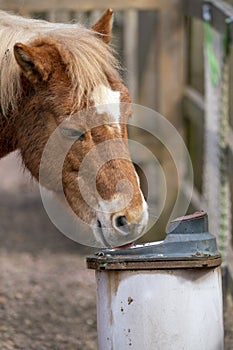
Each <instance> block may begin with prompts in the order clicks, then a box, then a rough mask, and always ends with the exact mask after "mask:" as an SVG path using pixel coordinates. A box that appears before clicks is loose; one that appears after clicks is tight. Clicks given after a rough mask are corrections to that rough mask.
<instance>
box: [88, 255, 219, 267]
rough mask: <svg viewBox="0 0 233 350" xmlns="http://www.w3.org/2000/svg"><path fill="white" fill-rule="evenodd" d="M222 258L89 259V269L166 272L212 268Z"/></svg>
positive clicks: (217, 264)
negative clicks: (170, 270)
mask: <svg viewBox="0 0 233 350" xmlns="http://www.w3.org/2000/svg"><path fill="white" fill-rule="evenodd" d="M221 262H222V260H221V257H217V258H212V259H211V258H202V259H196V260H195V259H192V260H191V259H189V260H154V261H153V260H150V261H108V262H106V261H100V260H97V259H91V258H87V267H88V268H89V269H95V270H165V269H195V268H211V267H217V266H220V265H221Z"/></svg>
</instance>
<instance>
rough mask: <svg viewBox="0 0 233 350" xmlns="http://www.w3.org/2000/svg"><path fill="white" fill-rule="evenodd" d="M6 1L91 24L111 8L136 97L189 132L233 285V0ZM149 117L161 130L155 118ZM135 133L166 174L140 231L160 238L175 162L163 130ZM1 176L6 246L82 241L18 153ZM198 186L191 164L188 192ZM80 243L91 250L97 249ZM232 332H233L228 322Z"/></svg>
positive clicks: (10, 7)
mask: <svg viewBox="0 0 233 350" xmlns="http://www.w3.org/2000/svg"><path fill="white" fill-rule="evenodd" d="M0 5H1V9H2V10H7V11H11V12H13V13H16V14H20V15H23V16H26V17H33V18H37V19H38V18H39V19H46V20H49V21H53V22H72V21H75V22H76V21H78V22H81V23H83V24H84V25H85V26H91V25H92V24H94V23H95V21H96V20H97V19H98V18H99V16H100V15H101V13H102V12H103V11H104V10H105V9H106V8H109V7H111V8H112V9H113V10H114V25H113V40H112V46H113V47H114V48H115V50H116V52H117V54H118V57H119V60H120V62H121V65H122V67H123V69H122V76H123V79H124V81H125V83H126V84H127V86H128V87H129V90H130V92H131V96H132V101H133V102H134V103H137V104H140V105H143V106H146V107H149V108H151V109H153V110H156V111H158V112H159V113H161V114H162V115H163V116H164V117H165V118H167V119H168V120H169V121H170V122H171V123H172V125H174V127H175V128H176V129H177V130H178V132H179V133H180V135H181V136H182V137H183V139H184V141H185V143H186V145H187V148H188V150H189V153H190V157H191V160H192V165H193V172H194V189H193V196H192V201H191V203H190V206H189V209H188V212H190V213H191V212H194V211H196V210H207V211H208V213H209V221H210V231H211V232H213V233H214V234H216V236H217V239H218V243H219V248H220V250H221V253H222V256H223V261H224V276H225V279H224V283H225V285H226V286H227V290H233V287H232V286H233V282H232V281H233V279H232V276H233V254H232V237H233V236H232V227H233V225H232V217H233V216H232V210H233V206H232V204H231V198H233V197H232V195H233V177H232V172H233V171H232V169H233V50H232V44H233V23H232V22H233V19H232V18H233V7H232V6H231V5H233V0H225V1H220V0H212V1H211V0H210V1H203V0H196V1H192V0H143V1H141V0H125V1H121V0H112V1H105V0H99V1H94V0H79V1H77V0H65V1H62V0H53V1H45V0H40V1H33V0H31V1H30V0H24V1H21V0H10V1H7V0H2V1H1V2H0ZM216 67H217V68H216ZM216 71H217V78H216V79H217V80H216V79H214V78H215V77H216V74H215V73H216ZM214 74H215V75H214ZM151 127H152V128H153V129H155V130H156V125H152V126H151ZM129 135H130V138H131V139H135V140H137V141H140V142H141V143H142V144H144V145H146V146H147V147H148V148H149V149H150V150H151V151H152V152H153V154H154V155H155V156H156V158H157V159H158V161H159V163H160V165H161V166H162V168H163V170H164V173H165V176H166V182H167V198H166V203H165V207H164V210H163V212H162V215H161V216H160V218H159V220H158V222H157V223H156V224H155V225H154V226H153V227H152V229H151V230H150V232H149V233H148V234H146V235H145V236H144V237H143V238H142V241H148V240H152V241H154V240H158V239H162V238H164V236H165V229H166V225H167V222H168V219H169V217H170V214H171V211H172V208H173V206H174V203H175V200H176V196H177V189H178V186H179V179H178V178H177V170H176V166H175V164H174V161H173V160H172V158H171V156H170V154H169V152H168V151H167V150H166V147H165V146H166V145H163V144H161V142H160V141H159V140H158V139H155V138H154V137H152V136H151V135H149V134H148V133H146V132H145V131H142V130H136V129H135V128H132V127H131V128H129ZM180 157H181V162H182V154H181V155H180ZM137 166H138V171H139V174H140V175H141V179H142V188H143V190H144V192H145V195H146V193H147V181H146V179H145V177H144V176H143V169H146V168H147V167H149V166H150V159H147V158H145V157H144V158H140V155H139V157H138V163H137ZM0 179H1V181H0V210H1V212H0V215H1V220H0V237H1V238H2V242H4V243H1V244H2V246H1V249H3V250H4V249H14V250H16V251H21V250H23V251H24V252H28V253H30V254H36V255H37V254H38V253H41V252H46V251H47V252H52V251H56V252H59V251H64V250H66V249H67V250H68V251H69V252H71V253H72V254H73V253H74V252H76V251H77V244H76V243H74V242H71V241H69V240H68V239H67V238H65V237H63V236H62V235H61V234H60V233H59V232H57V231H56V229H55V228H54V226H53V225H52V224H51V223H50V221H49V219H48V218H47V216H46V213H45V212H44V210H43V206H42V204H41V201H40V196H39V191H38V186H37V184H35V183H34V181H33V179H31V178H30V176H29V175H28V173H27V171H26V170H25V171H24V170H23V166H22V164H21V161H20V158H19V157H18V155H17V153H15V154H11V155H10V156H8V157H6V158H4V159H2V160H1V161H0ZM152 181H153V179H152ZM158 181H159V179H156V181H155V180H154V186H155V189H154V190H153V196H154V198H153V203H154V207H153V210H154V214H155V215H156V210H157V208H156V205H158V206H159V203H160V201H161V193H160V191H159V189H160V184H159V183H158ZM191 188H192V184H190V183H189V179H188V178H186V172H185V169H184V173H183V178H182V188H181V190H182V195H183V196H184V198H185V196H186V195H187V193H189V191H190V189H191ZM183 214H185V213H183ZM11 232H12V234H11ZM25 233H26V235H25ZM27 237H28V238H27ZM22 242H24V243H23V244H22ZM48 242H50V243H48ZM35 247H36V249H35ZM83 249H84V250H82V251H83V252H84V254H85V253H86V252H89V251H91V250H88V249H87V250H85V248H83ZM228 334H230V335H229V339H230V338H231V337H232V338H231V339H233V335H232V330H230V328H229V330H228ZM229 342H230V340H229ZM229 344H230V343H229ZM231 344H232V343H231ZM230 346H232V347H230ZM90 348H91V347H90ZM230 348H231V349H232V348H233V345H229V349H230ZM86 349H88V347H86Z"/></svg>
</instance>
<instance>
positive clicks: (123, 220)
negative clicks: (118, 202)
mask: <svg viewBox="0 0 233 350" xmlns="http://www.w3.org/2000/svg"><path fill="white" fill-rule="evenodd" d="M115 222H116V227H119V228H120V227H122V226H125V225H127V220H126V217H125V216H124V215H120V216H117V217H116V218H115Z"/></svg>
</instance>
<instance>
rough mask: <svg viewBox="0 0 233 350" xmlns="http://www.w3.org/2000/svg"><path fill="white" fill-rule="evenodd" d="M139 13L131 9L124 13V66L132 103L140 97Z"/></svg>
mask: <svg viewBox="0 0 233 350" xmlns="http://www.w3.org/2000/svg"><path fill="white" fill-rule="evenodd" d="M137 38H138V12H137V11H136V10H134V9H130V10H127V11H125V12H124V40H123V44H124V61H125V62H124V64H125V67H126V70H127V76H126V84H127V86H128V88H129V91H130V95H131V98H132V102H134V103H136V102H137V97H138V79H137V77H138V40H137Z"/></svg>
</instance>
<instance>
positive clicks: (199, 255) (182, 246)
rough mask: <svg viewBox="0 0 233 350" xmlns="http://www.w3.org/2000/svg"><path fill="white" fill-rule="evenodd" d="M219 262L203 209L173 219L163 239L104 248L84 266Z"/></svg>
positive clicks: (168, 266) (193, 265)
mask: <svg viewBox="0 0 233 350" xmlns="http://www.w3.org/2000/svg"><path fill="white" fill-rule="evenodd" d="M220 264H221V256H220V254H219V252H218V248H217V243H216V238H215V236H214V235H213V234H211V233H209V232H208V215H207V213H206V212H196V213H194V214H192V215H187V216H183V217H180V218H177V219H175V220H173V221H172V222H171V223H170V225H169V228H168V233H167V236H166V238H165V240H163V241H159V242H152V243H146V244H141V245H135V246H132V247H130V248H128V249H119V248H118V249H104V250H101V251H99V252H97V253H96V254H95V255H92V256H89V257H87V266H88V268H91V269H96V270H136V269H140V270H141V269H145V270H148V269H174V268H207V267H215V266H219V265H220Z"/></svg>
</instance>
